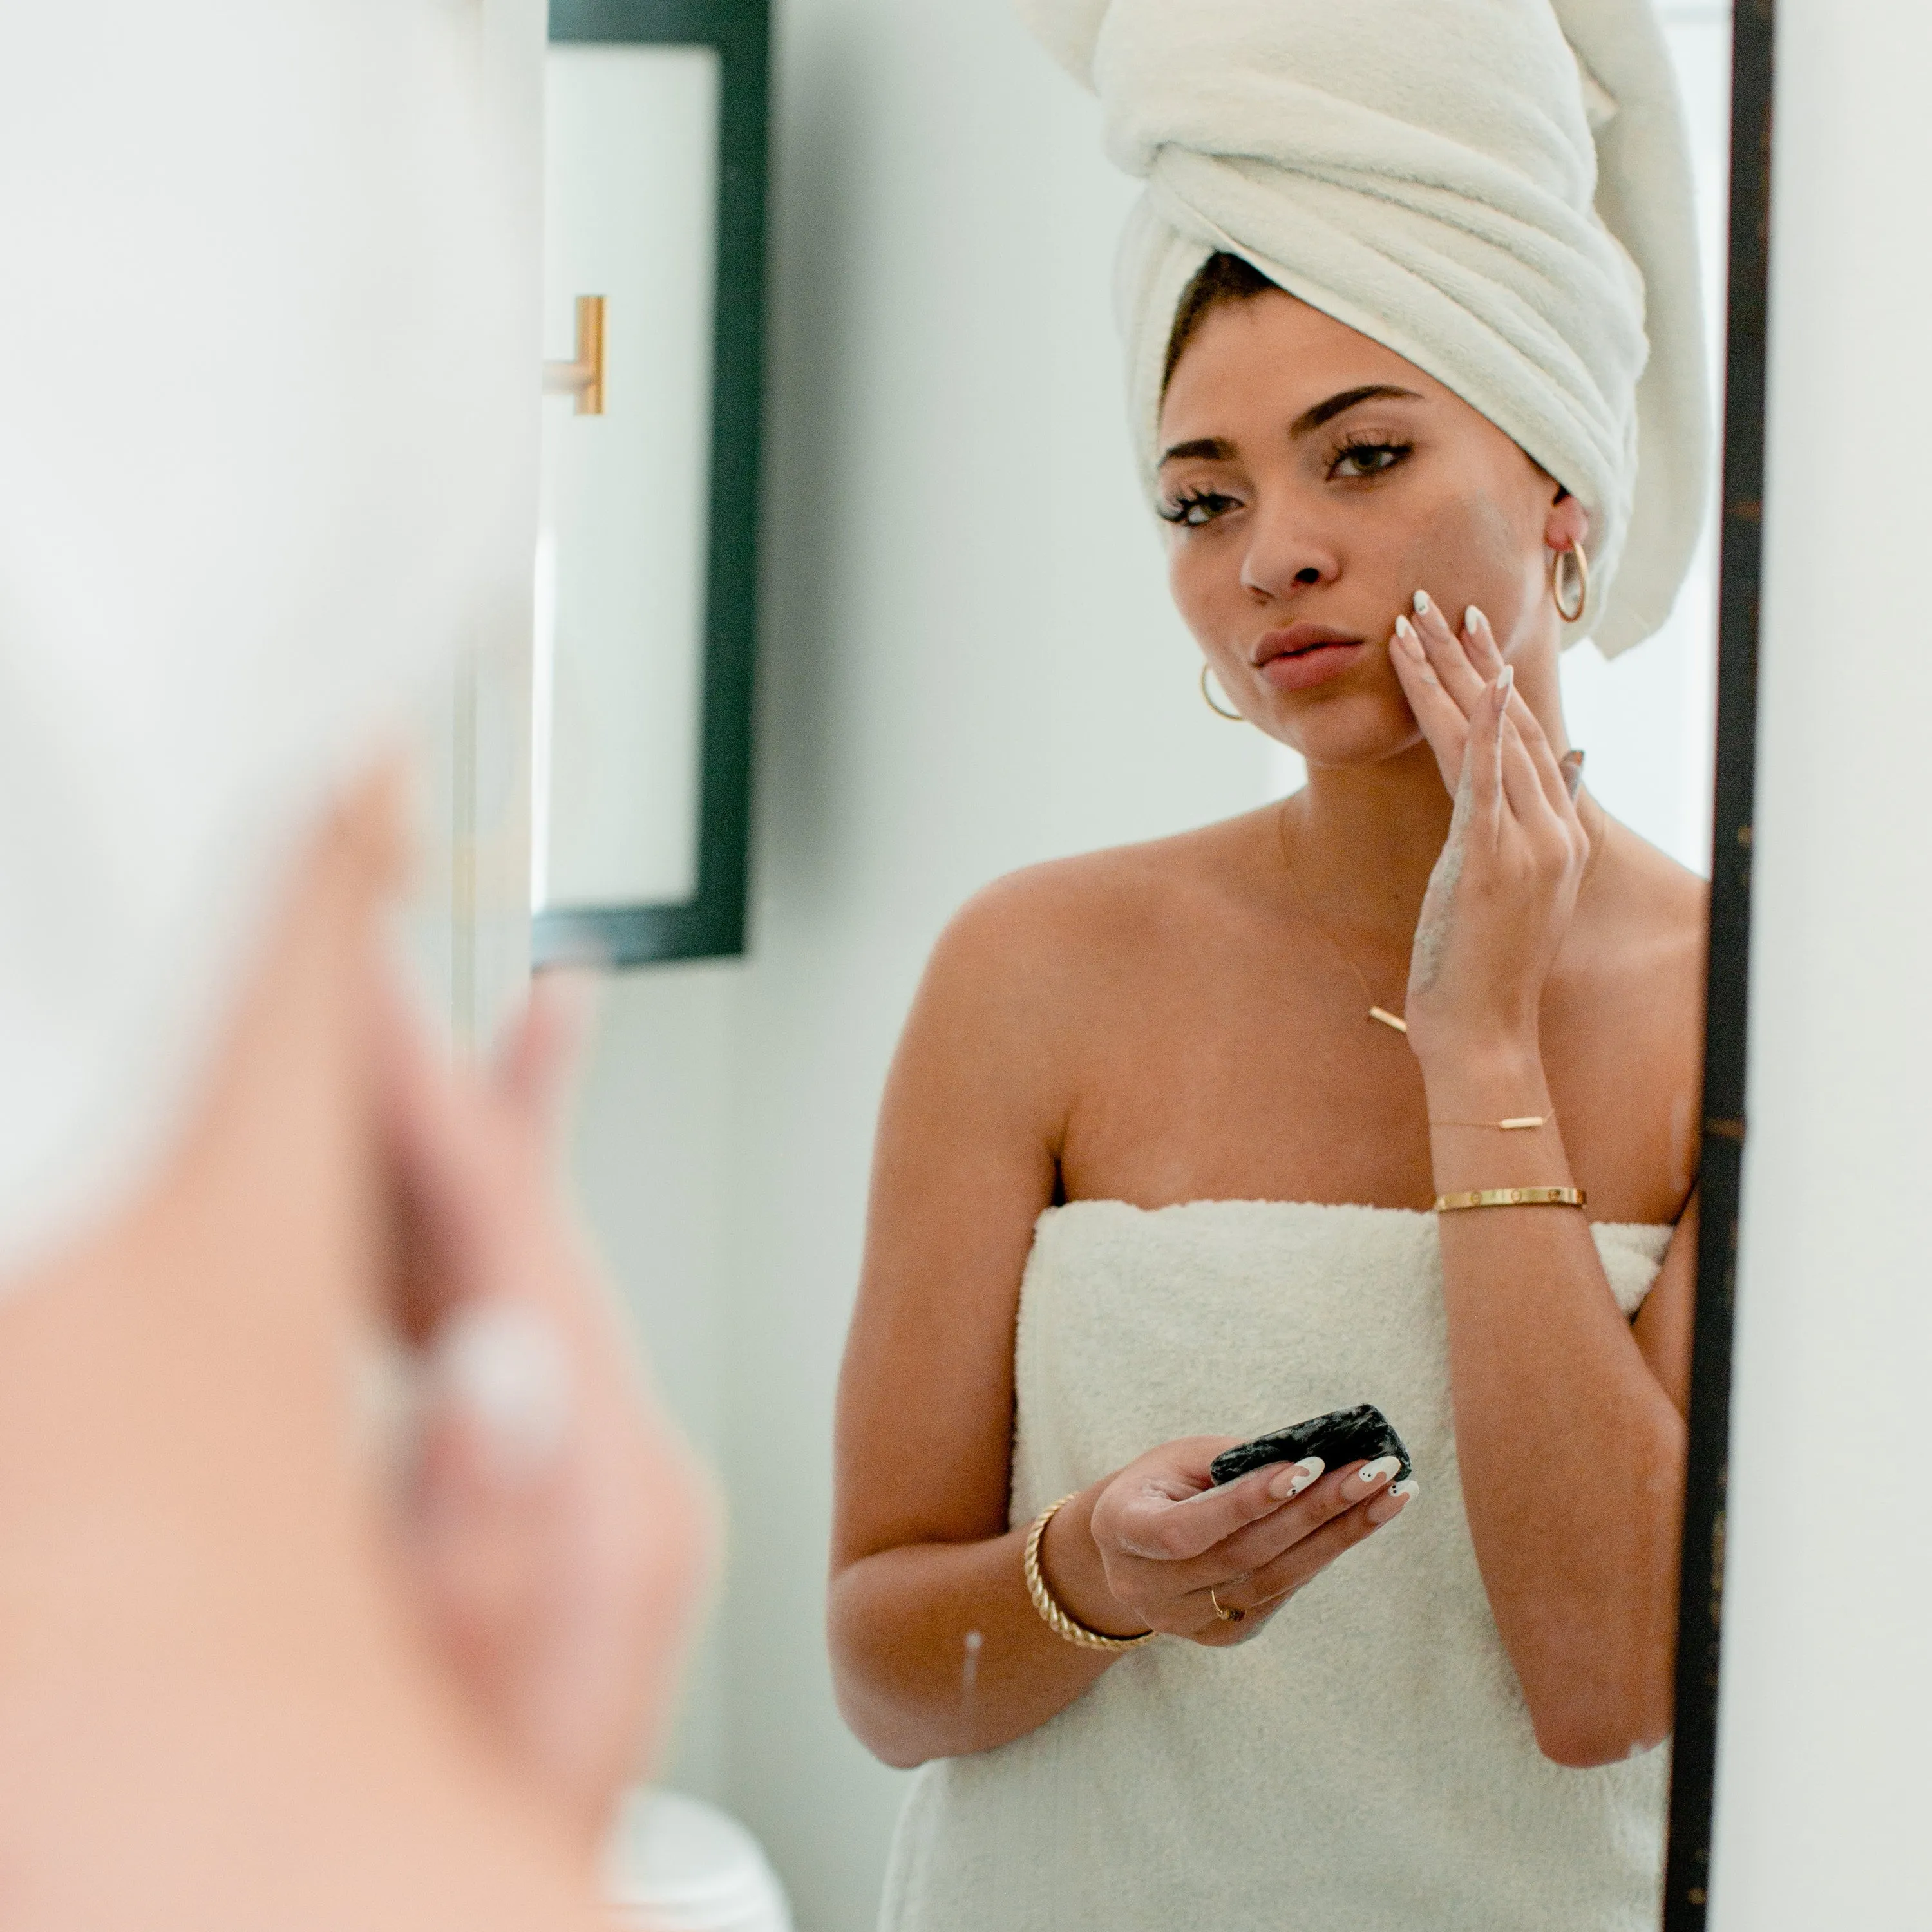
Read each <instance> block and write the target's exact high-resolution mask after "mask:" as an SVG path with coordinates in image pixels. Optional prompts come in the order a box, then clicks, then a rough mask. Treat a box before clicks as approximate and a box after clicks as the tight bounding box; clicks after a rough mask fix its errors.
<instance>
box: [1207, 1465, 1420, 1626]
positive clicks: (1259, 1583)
mask: <svg viewBox="0 0 1932 1932" xmlns="http://www.w3.org/2000/svg"><path fill="white" fill-rule="evenodd" d="M1416 1493H1417V1489H1416V1485H1415V1484H1413V1483H1404V1484H1400V1485H1399V1486H1397V1487H1395V1488H1394V1489H1392V1490H1388V1491H1387V1492H1386V1493H1382V1494H1380V1495H1378V1496H1376V1497H1375V1498H1374V1499H1373V1500H1372V1501H1370V1502H1363V1503H1359V1504H1358V1505H1356V1506H1355V1508H1352V1509H1350V1510H1349V1511H1345V1512H1344V1513H1343V1514H1341V1515H1340V1516H1337V1517H1334V1518H1332V1519H1331V1520H1330V1521H1328V1522H1327V1523H1324V1524H1323V1525H1322V1526H1321V1528H1320V1529H1317V1530H1316V1531H1315V1532H1313V1534H1312V1535H1309V1536H1307V1537H1305V1538H1303V1540H1302V1541H1301V1542H1299V1543H1297V1544H1294V1545H1293V1546H1292V1547H1291V1548H1289V1549H1288V1550H1284V1551H1283V1553H1281V1554H1280V1556H1277V1558H1275V1559H1274V1561H1273V1562H1271V1563H1268V1564H1265V1565H1262V1567H1261V1568H1259V1569H1256V1570H1253V1571H1250V1573H1249V1574H1247V1576H1245V1577H1241V1578H1239V1579H1238V1580H1231V1581H1230V1582H1229V1583H1224V1584H1217V1585H1216V1586H1214V1595H1215V1596H1216V1597H1217V1598H1219V1599H1220V1605H1221V1607H1222V1609H1223V1610H1244V1611H1247V1612H1248V1613H1250V1614H1253V1613H1255V1612H1256V1611H1261V1612H1264V1613H1265V1612H1266V1611H1268V1610H1271V1609H1273V1608H1274V1607H1276V1606H1277V1604H1280V1602H1281V1601H1282V1600H1283V1598H1285V1597H1287V1596H1289V1595H1291V1594H1292V1592H1295V1591H1296V1590H1298V1589H1301V1586H1303V1585H1304V1583H1308V1582H1309V1581H1310V1580H1311V1579H1313V1578H1314V1577H1318V1576H1319V1575H1320V1574H1321V1573H1322V1571H1324V1570H1325V1569H1327V1568H1328V1566H1329V1565H1330V1564H1331V1563H1333V1562H1334V1561H1335V1560H1336V1559H1337V1557H1339V1556H1345V1555H1346V1554H1347V1553H1348V1552H1349V1550H1353V1549H1354V1548H1355V1547H1356V1546H1357V1545H1358V1544H1361V1543H1366V1542H1367V1541H1368V1539H1369V1538H1370V1537H1372V1536H1373V1535H1374V1534H1375V1533H1376V1531H1377V1530H1379V1529H1381V1528H1382V1526H1383V1525H1384V1524H1385V1523H1393V1522H1394V1520H1395V1519H1396V1518H1397V1517H1399V1516H1400V1514H1402V1512H1403V1510H1404V1509H1405V1508H1406V1507H1407V1505H1408V1503H1409V1499H1410V1498H1411V1497H1412V1496H1415V1494H1416ZM1202 1607H1204V1608H1205V1610H1207V1612H1208V1615H1209V1616H1211V1617H1212V1616H1214V1605H1213V1604H1212V1603H1211V1602H1207V1601H1205V1600H1204V1603H1203V1606H1202ZM1216 1621H1217V1622H1219V1621H1220V1619H1216Z"/></svg>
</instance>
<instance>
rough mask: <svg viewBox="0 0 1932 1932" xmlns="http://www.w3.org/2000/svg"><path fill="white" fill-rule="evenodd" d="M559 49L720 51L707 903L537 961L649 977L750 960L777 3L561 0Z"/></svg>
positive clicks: (617, 914) (591, 926) (553, 20)
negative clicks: (665, 970)
mask: <svg viewBox="0 0 1932 1932" xmlns="http://www.w3.org/2000/svg"><path fill="white" fill-rule="evenodd" d="M550 39H551V40H552V41H553V42H559V41H574V42H578V43H582V42H586V41H589V42H598V41H601V42H606V43H640V42H641V43H649V44H655V45H658V46H710V47H715V48H716V49H717V50H718V62H719V68H720V94H719V102H718V269H717V275H718V282H717V290H716V298H715V300H716V321H715V330H714V342H713V349H712V357H713V360H712V406H711V504H710V522H709V539H708V543H707V547H706V583H705V592H704V598H705V604H704V607H705V631H704V669H703V680H702V689H703V721H702V724H701V725H700V756H701V766H702V772H701V776H700V784H699V798H698V810H697V835H698V853H697V895H696V897H694V898H691V899H688V900H684V901H678V902H676V903H673V904H663V905H634V906H618V907H608V906H596V907H568V906H565V907H556V908H553V909H550V910H545V911H542V912H540V913H538V914H537V915H536V917H535V921H534V929H533V931H532V935H531V959H532V964H533V965H535V966H537V967H539V968H541V967H544V966H554V965H563V964H565V963H566V962H578V961H584V962H595V963H597V964H598V965H614V966H642V965H649V964H650V963H652V962H654V961H658V960H668V959H719V958H723V957H726V956H730V955H732V954H735V953H742V952H743V951H744V950H745V902H746V894H747V888H748V883H749V874H750V861H751V706H752V688H753V679H754V670H755V667H756V660H757V627H758V607H757V606H758V467H759V430H760V423H761V421H762V417H763V376H764V318H765V181H766V128H767V126H768V124H769V110H768V104H769V65H770V46H771V15H770V7H769V0H551V5H550Z"/></svg>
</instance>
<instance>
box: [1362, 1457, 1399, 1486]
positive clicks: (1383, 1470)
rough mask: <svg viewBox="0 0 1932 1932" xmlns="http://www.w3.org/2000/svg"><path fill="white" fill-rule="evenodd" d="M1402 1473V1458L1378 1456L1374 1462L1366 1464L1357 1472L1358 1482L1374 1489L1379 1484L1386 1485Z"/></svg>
mask: <svg viewBox="0 0 1932 1932" xmlns="http://www.w3.org/2000/svg"><path fill="white" fill-rule="evenodd" d="M1401 1473H1402V1458H1401V1457H1400V1456H1382V1457H1377V1459H1376V1460H1375V1461H1374V1462H1373V1463H1364V1464H1363V1465H1362V1466H1361V1469H1358V1470H1357V1471H1356V1472H1355V1474H1356V1477H1357V1478H1358V1481H1361V1482H1362V1483H1364V1484H1366V1485H1367V1487H1370V1488H1371V1489H1373V1487H1375V1486H1376V1484H1378V1483H1385V1482H1387V1481H1388V1479H1389V1478H1390V1477H1391V1476H1397V1475H1400V1474H1401Z"/></svg>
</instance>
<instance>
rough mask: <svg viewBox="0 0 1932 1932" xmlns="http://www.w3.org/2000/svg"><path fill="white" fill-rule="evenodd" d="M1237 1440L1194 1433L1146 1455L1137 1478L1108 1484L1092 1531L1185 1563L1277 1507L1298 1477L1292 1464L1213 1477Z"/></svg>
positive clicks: (1155, 1558) (1121, 1545)
mask: <svg viewBox="0 0 1932 1932" xmlns="http://www.w3.org/2000/svg"><path fill="white" fill-rule="evenodd" d="M1166 1446H1167V1449H1168V1450H1169V1451H1170V1452H1173V1453H1172V1454H1171V1455H1170V1456H1167V1457H1162V1458H1161V1459H1160V1460H1155V1459H1151V1458H1144V1459H1143V1462H1142V1464H1141V1465H1139V1466H1136V1467H1137V1469H1139V1475H1138V1476H1136V1477H1135V1478H1133V1480H1130V1481H1125V1482H1121V1483H1118V1484H1115V1485H1112V1486H1110V1487H1109V1491H1108V1492H1107V1493H1105V1494H1103V1496H1102V1498H1101V1499H1100V1502H1099V1503H1098V1504H1097V1505H1096V1506H1095V1509H1094V1532H1095V1535H1096V1537H1097V1538H1100V1539H1103V1547H1106V1546H1108V1545H1111V1546H1112V1548H1113V1549H1114V1550H1116V1551H1118V1553H1121V1555H1123V1556H1129V1557H1139V1558H1142V1559H1145V1560H1146V1561H1148V1562H1155V1563H1161V1564H1178V1563H1186V1562H1190V1561H1191V1560H1192V1559H1194V1558H1196V1557H1198V1556H1202V1554H1203V1553H1205V1552H1206V1551H1208V1550H1212V1549H1213V1548H1214V1547H1215V1545H1216V1544H1220V1543H1225V1542H1226V1541H1227V1540H1228V1538H1229V1537H1231V1536H1233V1535H1235V1534H1236V1533H1237V1532H1239V1531H1241V1530H1242V1529H1246V1528H1247V1526H1248V1525H1249V1524H1250V1523H1255V1522H1257V1521H1259V1520H1260V1519H1261V1518H1262V1517H1266V1516H1270V1515H1272V1514H1274V1512H1275V1511H1277V1510H1279V1509H1280V1508H1281V1506H1282V1502H1283V1499H1284V1497H1285V1496H1286V1495H1287V1494H1288V1493H1289V1490H1288V1485H1289V1483H1291V1482H1292V1481H1294V1480H1295V1470H1294V1468H1293V1466H1292V1465H1289V1466H1277V1467H1275V1468H1273V1469H1256V1470H1254V1471H1253V1472H1251V1473H1250V1474H1249V1475H1245V1476H1244V1477H1242V1478H1241V1479H1240V1481H1238V1482H1232V1483H1225V1484H1220V1485H1219V1486H1218V1487H1217V1486H1215V1485H1214V1484H1213V1483H1212V1481H1211V1478H1209V1476H1208V1472H1207V1471H1208V1463H1210V1462H1211V1461H1212V1460H1213V1459H1214V1457H1216V1456H1217V1455H1218V1454H1220V1452H1221V1451H1223V1449H1231V1448H1233V1447H1234V1446H1235V1438H1233V1437H1232V1436H1231V1437H1226V1438H1223V1437H1214V1436H1202V1437H1196V1438H1193V1439H1188V1440H1186V1441H1184V1442H1175V1443H1171V1444H1169V1445H1166ZM1197 1464H1198V1471H1197V1469H1196V1465H1197ZM1190 1490H1193V1491H1194V1492H1195V1493H1193V1494H1189V1493H1188V1491H1190ZM1277 1490H1279V1491H1280V1493H1279V1494H1277Z"/></svg>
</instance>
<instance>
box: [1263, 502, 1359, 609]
mask: <svg viewBox="0 0 1932 1932" xmlns="http://www.w3.org/2000/svg"><path fill="white" fill-rule="evenodd" d="M1251 527H1252V529H1253V536H1252V538H1251V539H1250V542H1249V544H1248V547H1247V552H1246V553H1245V554H1244V556H1243V557H1242V559H1241V588H1242V589H1244V590H1245V591H1247V592H1248V593H1249V595H1250V596H1252V597H1253V598H1256V599H1257V600H1258V601H1261V602H1263V603H1265V602H1268V601H1270V600H1271V599H1274V598H1286V597H1288V596H1290V595H1292V594H1293V592H1295V591H1296V590H1298V589H1312V588H1313V586H1315V585H1316V584H1318V583H1331V582H1332V581H1333V580H1334V578H1335V577H1336V575H1337V573H1338V571H1339V569H1340V564H1339V562H1338V560H1337V557H1336V556H1335V553H1334V550H1333V549H1332V548H1331V547H1330V546H1329V545H1328V544H1325V542H1323V541H1322V538H1321V535H1320V533H1319V532H1318V531H1316V530H1314V529H1310V527H1309V526H1308V524H1307V523H1306V521H1305V520H1302V519H1301V518H1299V517H1294V516H1292V515H1290V514H1286V513H1283V514H1277V515H1276V516H1274V517H1261V518H1257V519H1256V520H1255V522H1254V523H1253V526H1251Z"/></svg>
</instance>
